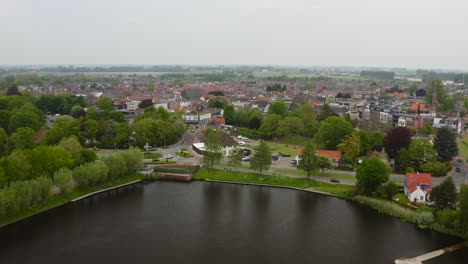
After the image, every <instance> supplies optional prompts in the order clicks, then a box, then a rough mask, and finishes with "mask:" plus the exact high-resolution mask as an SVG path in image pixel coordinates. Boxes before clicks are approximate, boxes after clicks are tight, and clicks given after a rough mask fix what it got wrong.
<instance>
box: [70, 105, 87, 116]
mask: <svg viewBox="0 0 468 264" xmlns="http://www.w3.org/2000/svg"><path fill="white" fill-rule="evenodd" d="M70 115H71V117H73V118H79V117H83V116H86V111H85V110H84V109H83V107H81V105H75V106H73V107H72V109H71V110H70Z"/></svg>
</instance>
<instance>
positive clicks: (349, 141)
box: [338, 132, 361, 169]
mask: <svg viewBox="0 0 468 264" xmlns="http://www.w3.org/2000/svg"><path fill="white" fill-rule="evenodd" d="M360 147H361V138H360V137H359V134H358V133H357V132H353V133H351V134H350V135H347V136H346V137H345V138H344V139H343V140H342V141H341V143H340V144H339V145H338V150H340V151H341V152H343V159H344V160H346V161H348V162H349V163H351V164H352V165H353V169H354V167H355V166H356V163H357V158H358V156H359V152H360Z"/></svg>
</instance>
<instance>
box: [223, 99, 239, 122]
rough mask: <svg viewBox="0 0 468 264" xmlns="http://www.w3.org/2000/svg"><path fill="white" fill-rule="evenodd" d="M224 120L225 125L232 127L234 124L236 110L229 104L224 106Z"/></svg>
mask: <svg viewBox="0 0 468 264" xmlns="http://www.w3.org/2000/svg"><path fill="white" fill-rule="evenodd" d="M223 110H224V113H223V116H224V119H225V121H226V124H227V125H233V124H234V117H235V115H236V110H235V109H234V106H233V105H231V104H227V105H225V106H224V109H223Z"/></svg>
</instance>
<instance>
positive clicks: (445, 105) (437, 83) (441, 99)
mask: <svg viewBox="0 0 468 264" xmlns="http://www.w3.org/2000/svg"><path fill="white" fill-rule="evenodd" d="M434 93H435V94H436V95H437V103H438V109H439V110H441V111H447V110H449V109H450V108H452V107H453V101H452V100H451V99H450V97H449V96H448V95H447V91H446V90H445V89H444V84H443V83H442V81H441V80H432V81H430V82H429V84H428V87H427V92H426V102H427V104H428V105H431V104H432V97H433V95H434Z"/></svg>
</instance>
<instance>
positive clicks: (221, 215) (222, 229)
mask: <svg viewBox="0 0 468 264" xmlns="http://www.w3.org/2000/svg"><path fill="white" fill-rule="evenodd" d="M457 242H459V240H458V239H456V238H453V237H449V236H445V235H441V234H438V233H435V232H432V231H428V230H421V229H418V228H417V227H415V226H414V225H412V224H408V223H404V222H402V221H400V220H398V219H395V218H391V217H387V216H384V215H380V214H378V213H376V212H375V211H373V210H371V209H368V208H366V207H362V206H359V205H357V204H354V203H351V202H347V201H344V200H340V199H337V198H333V197H327V196H322V195H316V194H310V193H305V192H298V191H293V190H287V189H276V188H265V187H253V186H241V185H229V184H217V183H202V182H193V183H187V184H186V183H173V182H153V183H141V184H138V185H135V186H132V187H127V188H124V189H120V190H115V191H111V192H108V193H105V194H101V195H97V196H94V197H91V198H88V199H85V200H82V201H80V202H78V203H73V204H69V205H66V206H63V207H61V208H57V209H54V210H51V211H48V212H45V213H43V214H40V215H37V216H35V217H32V218H30V219H27V220H24V221H21V222H18V223H16V224H13V225H10V226H7V227H5V228H1V229H0V263H2V264H7V263H8V264H9V263H35V264H39V263H48V264H49V263H80V264H82V263H100V264H107V263H152V264H154V263H163V264H164V263H236V264H239V263H301V264H303V263H361V264H367V263H369V264H376V263H393V260H394V259H395V258H397V257H402V256H405V257H413V256H417V255H419V254H422V253H426V252H429V251H432V250H436V249H439V248H441V247H444V246H448V245H451V244H454V243H457ZM427 263H468V249H465V250H461V251H460V252H456V253H452V254H450V255H447V256H444V257H441V258H438V259H435V260H433V261H431V262H427Z"/></svg>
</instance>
